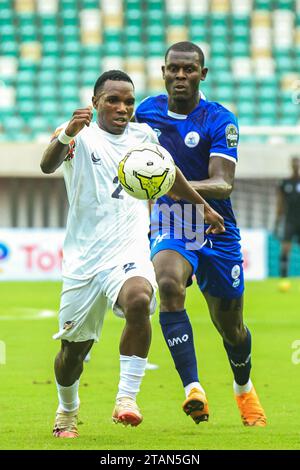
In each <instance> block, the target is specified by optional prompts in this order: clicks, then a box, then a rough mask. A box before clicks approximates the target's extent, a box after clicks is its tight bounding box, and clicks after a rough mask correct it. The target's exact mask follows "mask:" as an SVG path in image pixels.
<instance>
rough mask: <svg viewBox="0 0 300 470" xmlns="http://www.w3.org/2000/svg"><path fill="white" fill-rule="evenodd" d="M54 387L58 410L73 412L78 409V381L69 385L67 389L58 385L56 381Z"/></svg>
mask: <svg viewBox="0 0 300 470" xmlns="http://www.w3.org/2000/svg"><path fill="white" fill-rule="evenodd" d="M56 387H57V392H58V401H59V407H58V409H61V410H63V411H74V410H76V409H77V408H79V403H80V401H79V396H78V388H79V379H78V380H76V381H75V382H74V383H73V385H70V386H69V387H64V386H63V385H60V384H59V383H58V382H57V380H56Z"/></svg>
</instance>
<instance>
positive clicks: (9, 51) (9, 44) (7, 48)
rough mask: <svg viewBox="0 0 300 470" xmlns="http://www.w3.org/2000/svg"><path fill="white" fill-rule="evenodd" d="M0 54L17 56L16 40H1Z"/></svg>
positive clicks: (17, 46)
mask: <svg viewBox="0 0 300 470" xmlns="http://www.w3.org/2000/svg"><path fill="white" fill-rule="evenodd" d="M0 54H1V55H11V56H17V55H18V54H19V45H18V43H17V42H16V41H1V42H0Z"/></svg>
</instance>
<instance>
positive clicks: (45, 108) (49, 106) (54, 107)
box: [38, 99, 64, 117]
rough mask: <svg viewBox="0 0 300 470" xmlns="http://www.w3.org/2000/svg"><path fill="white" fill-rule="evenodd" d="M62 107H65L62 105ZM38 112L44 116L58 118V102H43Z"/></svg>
mask: <svg viewBox="0 0 300 470" xmlns="http://www.w3.org/2000/svg"><path fill="white" fill-rule="evenodd" d="M60 106H64V104H61V105H60ZM38 110H39V112H40V114H41V115H42V116H47V117H48V116H49V117H50V116H52V117H53V116H57V114H58V102H57V101H54V100H53V99H51V100H42V101H41V102H40V104H39V107H38Z"/></svg>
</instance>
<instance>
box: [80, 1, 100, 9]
mask: <svg viewBox="0 0 300 470" xmlns="http://www.w3.org/2000/svg"><path fill="white" fill-rule="evenodd" d="M80 8H84V9H85V8H99V0H81V2H80Z"/></svg>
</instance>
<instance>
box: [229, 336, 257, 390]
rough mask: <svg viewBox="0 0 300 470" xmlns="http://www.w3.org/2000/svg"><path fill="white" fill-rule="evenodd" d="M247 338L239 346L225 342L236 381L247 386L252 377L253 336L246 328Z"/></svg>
mask: <svg viewBox="0 0 300 470" xmlns="http://www.w3.org/2000/svg"><path fill="white" fill-rule="evenodd" d="M246 331H247V336H246V339H245V341H244V342H243V343H242V344H239V345H238V346H231V345H230V344H228V343H226V342H225V341H223V344H224V347H225V349H226V352H227V356H228V359H229V362H230V366H231V369H232V372H233V375H234V380H235V381H236V383H237V384H238V385H245V384H246V383H247V382H248V380H249V377H250V369H251V334H250V331H249V330H248V328H247V327H246Z"/></svg>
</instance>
